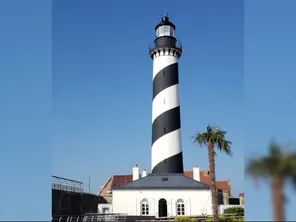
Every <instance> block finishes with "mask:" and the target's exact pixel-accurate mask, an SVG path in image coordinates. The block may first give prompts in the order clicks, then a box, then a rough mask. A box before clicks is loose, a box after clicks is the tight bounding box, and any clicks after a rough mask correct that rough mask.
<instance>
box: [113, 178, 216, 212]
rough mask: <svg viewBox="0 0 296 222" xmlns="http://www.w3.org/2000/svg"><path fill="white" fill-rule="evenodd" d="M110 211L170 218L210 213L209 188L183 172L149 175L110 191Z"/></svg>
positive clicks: (210, 199)
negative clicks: (111, 209)
mask: <svg viewBox="0 0 296 222" xmlns="http://www.w3.org/2000/svg"><path fill="white" fill-rule="evenodd" d="M112 196H113V198H112V199H113V200H112V208H113V213H126V214H128V215H137V216H138V215H146V216H148V215H149V216H156V217H171V216H178V215H186V216H198V215H202V214H207V215H209V214H212V198H211V192H210V187H209V186H208V185H206V184H202V183H200V182H198V181H195V180H192V179H190V178H188V177H186V176H184V175H183V174H164V175H161V174H149V175H148V176H146V177H144V178H141V179H138V180H135V181H133V182H131V183H128V184H125V185H121V186H118V187H114V188H113V190H112Z"/></svg>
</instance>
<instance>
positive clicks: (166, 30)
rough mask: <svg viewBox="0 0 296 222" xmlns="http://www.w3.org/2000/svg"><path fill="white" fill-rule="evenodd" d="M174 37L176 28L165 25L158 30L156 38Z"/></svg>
mask: <svg viewBox="0 0 296 222" xmlns="http://www.w3.org/2000/svg"><path fill="white" fill-rule="evenodd" d="M162 36H172V37H174V28H173V27H172V26H169V25H163V26H160V27H158V29H156V37H157V38H158V37H162Z"/></svg>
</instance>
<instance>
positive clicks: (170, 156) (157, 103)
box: [149, 16, 184, 173]
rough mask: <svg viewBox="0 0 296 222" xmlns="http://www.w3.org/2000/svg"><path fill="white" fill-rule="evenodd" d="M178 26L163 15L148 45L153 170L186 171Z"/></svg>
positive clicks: (156, 171) (159, 171)
mask: <svg viewBox="0 0 296 222" xmlns="http://www.w3.org/2000/svg"><path fill="white" fill-rule="evenodd" d="M175 29H176V26H175V25H174V24H173V23H172V22H170V20H169V17H168V16H163V17H162V19H161V22H160V23H159V24H157V25H156V26H155V34H156V35H155V40H154V42H153V44H152V45H151V46H150V48H149V56H150V57H151V59H152V60H153V96H152V142H151V168H152V170H151V171H152V173H183V171H184V170H183V155H182V144H181V117H180V104H179V71H178V59H179V58H180V57H181V55H182V45H181V42H180V41H178V40H177V39H176V37H175Z"/></svg>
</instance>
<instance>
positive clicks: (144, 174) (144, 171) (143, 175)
mask: <svg viewBox="0 0 296 222" xmlns="http://www.w3.org/2000/svg"><path fill="white" fill-rule="evenodd" d="M145 176H147V171H146V169H144V170H143V172H142V178H143V177H145Z"/></svg>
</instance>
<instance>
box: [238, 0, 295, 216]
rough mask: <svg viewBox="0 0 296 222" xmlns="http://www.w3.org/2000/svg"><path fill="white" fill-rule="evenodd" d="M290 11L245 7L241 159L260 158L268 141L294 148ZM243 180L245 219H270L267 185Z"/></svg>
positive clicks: (276, 4)
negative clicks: (242, 148) (243, 113)
mask: <svg viewBox="0 0 296 222" xmlns="http://www.w3.org/2000/svg"><path fill="white" fill-rule="evenodd" d="M295 8H296V2H295V1H293V0H285V1H269V0H264V1H262V0H261V1H246V4H245V79H244V86H245V90H244V98H245V99H244V101H245V105H244V112H245V115H244V120H245V121H244V126H245V132H244V135H245V142H244V149H245V158H246V160H247V158H250V157H258V156H260V155H262V154H265V153H266V152H267V144H268V142H269V140H270V138H271V137H274V138H275V139H276V140H277V141H278V142H280V143H283V144H286V143H294V145H296V140H295V113H296V100H295V95H296V89H295V81H296V77H295V73H296V62H295V59H296V31H295V20H296V14H295ZM245 178H246V180H245V193H246V199H245V204H246V219H247V220H271V219H272V210H271V209H272V208H271V207H272V205H271V199H270V190H269V187H268V185H269V184H267V183H264V182H262V183H259V187H258V186H257V185H256V184H254V183H253V182H250V181H249V180H248V178H247V177H245ZM286 192H287V196H288V198H289V206H287V217H288V218H287V219H289V220H293V219H294V220H295V219H296V214H295V205H296V201H295V199H296V193H295V192H293V191H292V190H291V189H290V188H288V187H287V190H286ZM293 205H294V207H292V206H293ZM293 209H294V210H293Z"/></svg>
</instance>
